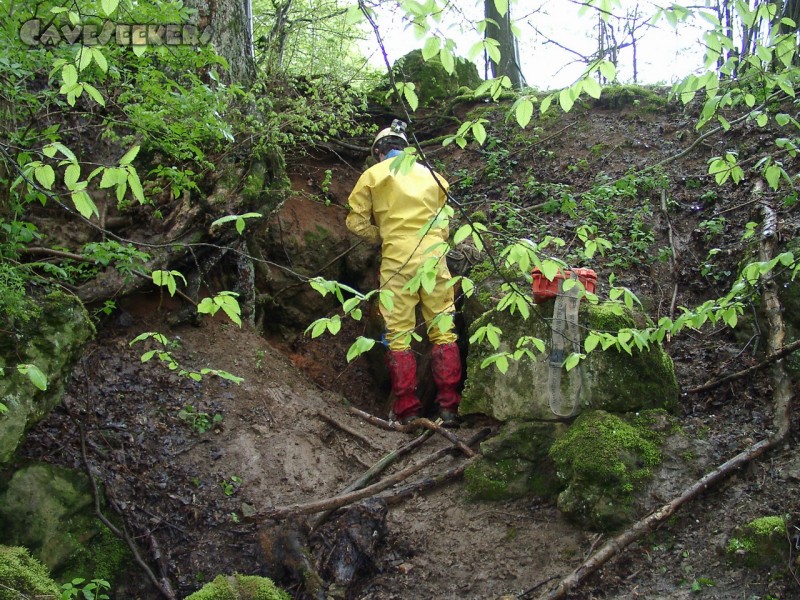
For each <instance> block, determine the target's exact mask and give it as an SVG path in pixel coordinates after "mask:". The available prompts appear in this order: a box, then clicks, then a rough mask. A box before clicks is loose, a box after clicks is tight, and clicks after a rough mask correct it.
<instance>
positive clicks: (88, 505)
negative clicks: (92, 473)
mask: <svg viewBox="0 0 800 600" xmlns="http://www.w3.org/2000/svg"><path fill="white" fill-rule="evenodd" d="M0 539H3V540H4V541H6V542H7V543H11V544H14V545H20V546H25V547H26V548H29V549H30V550H31V552H32V553H33V555H34V556H35V557H36V558H37V559H38V560H41V561H42V562H43V563H44V564H45V565H47V567H48V568H49V569H50V572H51V573H53V574H54V575H56V576H59V577H61V578H63V579H71V578H72V577H84V578H85V577H87V575H88V576H91V577H97V578H102V579H107V580H109V581H112V580H113V579H114V577H115V575H117V573H118V572H119V570H120V569H121V568H122V567H123V566H124V565H125V563H126V562H129V560H130V556H129V553H128V549H127V547H126V546H125V544H124V543H123V542H122V541H121V540H119V539H117V538H116V537H115V536H113V535H112V534H111V532H110V531H108V529H106V528H105V527H104V526H102V524H101V523H100V522H99V521H98V520H97V518H96V516H95V514H94V497H93V495H92V491H91V484H90V482H89V480H88V479H87V478H86V476H85V475H84V474H83V473H80V472H77V471H72V470H70V469H65V468H62V467H56V466H53V465H45V464H37V465H32V466H29V467H25V468H23V469H20V470H18V471H16V472H15V473H14V475H13V477H12V478H11V480H10V481H9V483H8V486H7V487H6V489H5V490H4V492H3V493H2V495H0Z"/></svg>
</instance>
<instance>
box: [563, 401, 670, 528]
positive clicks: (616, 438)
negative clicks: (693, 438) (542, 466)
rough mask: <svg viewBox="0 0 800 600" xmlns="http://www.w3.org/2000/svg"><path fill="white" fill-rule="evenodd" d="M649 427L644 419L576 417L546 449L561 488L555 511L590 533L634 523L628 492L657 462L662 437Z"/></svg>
mask: <svg viewBox="0 0 800 600" xmlns="http://www.w3.org/2000/svg"><path fill="white" fill-rule="evenodd" d="M649 422H650V420H649V419H648V417H647V415H645V416H639V417H638V418H635V419H633V420H632V422H628V421H625V420H623V419H622V418H620V417H617V416H615V415H612V414H609V413H607V412H605V411H601V410H598V411H589V412H587V413H584V414H582V415H580V416H579V417H578V418H577V419H576V420H575V422H574V423H573V424H572V426H571V427H570V428H569V430H568V431H567V433H566V434H564V435H563V436H561V437H560V438H559V439H558V440H556V442H555V443H554V444H553V445H552V447H551V448H550V457H551V458H552V460H553V462H554V463H555V465H556V469H557V472H558V476H559V478H560V479H561V480H562V481H563V482H564V484H565V485H566V488H565V489H564V491H563V492H561V494H559V497H558V508H559V510H560V511H561V512H563V513H564V514H565V515H566V516H567V517H568V518H570V519H572V520H573V521H575V522H577V523H578V524H580V525H581V526H584V527H587V528H589V529H592V530H596V531H608V530H612V529H616V528H618V527H620V526H622V525H625V524H627V523H629V522H631V521H632V520H634V516H635V515H634V492H635V491H637V490H640V489H642V488H643V487H644V484H645V483H646V482H647V481H648V480H649V479H650V477H651V476H652V469H653V468H654V467H656V466H658V465H659V464H660V462H661V450H660V445H661V442H662V441H663V439H662V434H661V433H659V432H658V431H654V430H653V429H652V428H651V427H650V426H649Z"/></svg>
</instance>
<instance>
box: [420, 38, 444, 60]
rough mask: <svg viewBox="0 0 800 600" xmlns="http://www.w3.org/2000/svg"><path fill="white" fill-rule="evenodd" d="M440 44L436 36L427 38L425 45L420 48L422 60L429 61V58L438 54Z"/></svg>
mask: <svg viewBox="0 0 800 600" xmlns="http://www.w3.org/2000/svg"><path fill="white" fill-rule="evenodd" d="M440 47H441V42H440V41H439V38H438V37H436V36H432V37H429V38H428V39H427V40H425V45H424V46H423V47H422V60H424V61H426V62H427V61H429V60H430V59H431V58H433V57H434V56H436V55H437V54H438V53H439V49H440Z"/></svg>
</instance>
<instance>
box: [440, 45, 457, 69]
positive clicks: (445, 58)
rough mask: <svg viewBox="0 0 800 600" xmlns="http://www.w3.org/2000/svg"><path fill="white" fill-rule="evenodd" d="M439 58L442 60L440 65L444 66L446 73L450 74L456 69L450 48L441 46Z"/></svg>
mask: <svg viewBox="0 0 800 600" xmlns="http://www.w3.org/2000/svg"><path fill="white" fill-rule="evenodd" d="M439 60H440V61H441V62H442V67H444V70H445V71H446V72H447V74H448V75H452V74H453V72H454V71H455V69H456V60H455V57H454V56H453V52H452V50H448V49H447V48H442V49H441V50H440V51H439Z"/></svg>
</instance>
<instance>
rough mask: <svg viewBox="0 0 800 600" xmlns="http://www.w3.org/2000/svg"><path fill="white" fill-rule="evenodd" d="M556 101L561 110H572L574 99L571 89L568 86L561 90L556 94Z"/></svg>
mask: <svg viewBox="0 0 800 600" xmlns="http://www.w3.org/2000/svg"><path fill="white" fill-rule="evenodd" d="M558 101H559V103H560V104H561V110H563V111H564V112H569V111H570V110H572V106H573V105H574V104H575V99H574V98H573V97H572V91H571V90H570V88H567V89H565V90H561V93H559V94H558Z"/></svg>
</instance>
